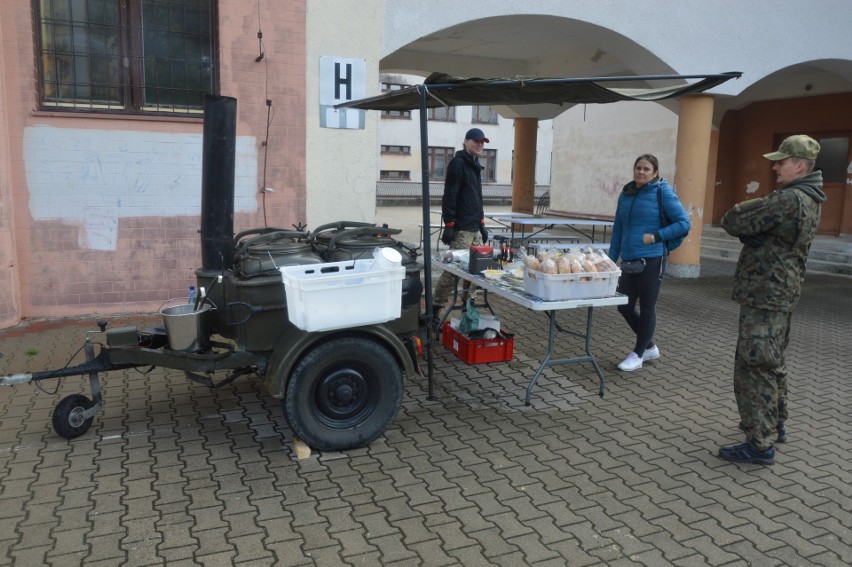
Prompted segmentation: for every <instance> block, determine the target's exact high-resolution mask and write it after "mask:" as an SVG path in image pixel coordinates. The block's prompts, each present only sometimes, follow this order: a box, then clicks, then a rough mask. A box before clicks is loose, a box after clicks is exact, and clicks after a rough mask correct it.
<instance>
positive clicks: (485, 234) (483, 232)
mask: <svg viewBox="0 0 852 567" xmlns="http://www.w3.org/2000/svg"><path fill="white" fill-rule="evenodd" d="M479 234H481V235H482V243H483V244H487V243H488V231H487V230H486V229H485V226H483V225H479Z"/></svg>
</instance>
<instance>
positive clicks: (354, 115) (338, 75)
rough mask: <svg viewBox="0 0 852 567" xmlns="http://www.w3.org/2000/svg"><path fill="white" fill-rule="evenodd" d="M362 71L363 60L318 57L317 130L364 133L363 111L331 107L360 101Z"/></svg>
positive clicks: (363, 89) (363, 85) (363, 72)
mask: <svg viewBox="0 0 852 567" xmlns="http://www.w3.org/2000/svg"><path fill="white" fill-rule="evenodd" d="M366 69H367V64H366V62H365V61H364V60H363V59H347V58H343V57H330V56H322V57H320V127H322V128H348V129H354V130H363V129H364V114H365V111H363V110H357V109H354V108H343V109H339V110H338V109H335V108H334V105H336V104H341V103H344V102H348V101H350V100H355V99H359V98H364V94H365V92H366V87H365V76H366Z"/></svg>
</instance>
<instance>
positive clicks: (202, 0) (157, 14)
mask: <svg viewBox="0 0 852 567" xmlns="http://www.w3.org/2000/svg"><path fill="white" fill-rule="evenodd" d="M215 6H216V3H215V2H214V1H213V0H34V10H35V13H36V18H37V21H38V26H37V32H36V33H37V42H38V43H37V46H38V47H37V51H38V55H39V61H38V63H39V69H38V71H39V91H40V92H39V94H40V99H41V100H40V106H41V108H42V109H50V110H58V109H69V110H94V111H118V112H129V113H136V112H158V113H163V112H167V113H170V114H174V113H185V114H201V112H202V110H203V105H204V95H205V94H211V93H214V92H215V91H217V90H218V89H217V87H216V66H217V61H216V55H215V54H216V49H215V46H214V42H215V33H214V22H215V21H216V14H215Z"/></svg>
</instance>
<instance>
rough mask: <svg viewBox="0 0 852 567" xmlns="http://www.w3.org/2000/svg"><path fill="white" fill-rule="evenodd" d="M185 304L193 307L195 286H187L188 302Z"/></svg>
mask: <svg viewBox="0 0 852 567" xmlns="http://www.w3.org/2000/svg"><path fill="white" fill-rule="evenodd" d="M187 303H190V304H191V305H195V286H194V285H191V286H189V301H188V302H187Z"/></svg>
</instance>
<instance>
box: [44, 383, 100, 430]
mask: <svg viewBox="0 0 852 567" xmlns="http://www.w3.org/2000/svg"><path fill="white" fill-rule="evenodd" d="M93 405H94V402H92V400H90V399H89V398H87V397H86V396H84V395H83V394H71V395H70V396H67V397H65V398H62V400H60V401H59V403H58V404H56V408H55V409H54V410H53V430H54V431H56V434H57V435H59V436H60V437H64V438H65V439H74V438H75V437H79V436H80V435H82V434H84V433H85V432H86V431H88V430H89V427H91V425H92V421H94V419H95V416H92V417H90V418H89V419H83V418H82V417H81V415H80V414H82V413H83V412H84V411H86V410H87V409H89V408H91V407H92V406H93Z"/></svg>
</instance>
